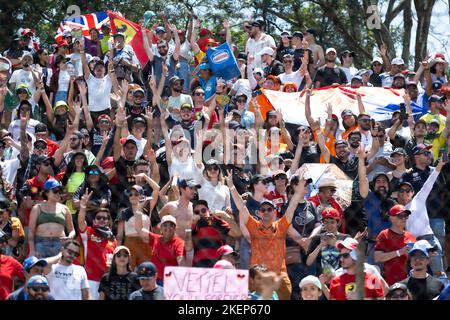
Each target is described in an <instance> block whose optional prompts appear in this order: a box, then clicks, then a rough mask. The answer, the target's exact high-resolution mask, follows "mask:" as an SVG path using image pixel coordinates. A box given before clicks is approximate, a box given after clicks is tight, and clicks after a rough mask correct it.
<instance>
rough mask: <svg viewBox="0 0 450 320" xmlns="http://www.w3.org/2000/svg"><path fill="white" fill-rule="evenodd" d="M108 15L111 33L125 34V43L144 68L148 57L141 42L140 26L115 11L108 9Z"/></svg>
mask: <svg viewBox="0 0 450 320" xmlns="http://www.w3.org/2000/svg"><path fill="white" fill-rule="evenodd" d="M108 16H109V21H110V24H111V31H112V34H116V33H123V34H124V35H125V36H126V38H125V44H128V45H130V46H131V47H132V48H133V50H134V52H135V53H136V57H137V58H138V60H139V63H140V64H141V67H142V68H144V67H145V65H146V64H147V62H148V57H147V53H146V52H145V49H144V45H143V42H142V41H143V40H142V36H143V35H142V32H141V27H140V26H139V25H138V24H136V23H134V22H131V21H129V20H127V19H125V18H124V17H122V16H120V15H119V14H117V13H115V12H112V11H108Z"/></svg>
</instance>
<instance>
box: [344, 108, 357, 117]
mask: <svg viewBox="0 0 450 320" xmlns="http://www.w3.org/2000/svg"><path fill="white" fill-rule="evenodd" d="M354 115H355V114H354V113H353V111H352V110H350V109H344V110H342V112H341V117H342V118H343V117H345V116H354Z"/></svg>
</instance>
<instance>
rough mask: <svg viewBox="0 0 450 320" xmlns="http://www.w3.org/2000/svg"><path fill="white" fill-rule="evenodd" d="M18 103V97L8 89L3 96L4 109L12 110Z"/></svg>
mask: <svg viewBox="0 0 450 320" xmlns="http://www.w3.org/2000/svg"><path fill="white" fill-rule="evenodd" d="M18 104H19V98H17V96H16V95H15V94H14V93H12V92H11V91H10V90H9V89H8V92H7V93H6V97H5V111H12V110H14V108H16V107H17V105H18Z"/></svg>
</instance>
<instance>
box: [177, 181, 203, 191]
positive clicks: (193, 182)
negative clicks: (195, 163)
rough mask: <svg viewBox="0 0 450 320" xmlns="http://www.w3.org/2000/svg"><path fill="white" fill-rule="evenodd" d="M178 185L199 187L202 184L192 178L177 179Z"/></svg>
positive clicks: (181, 186)
mask: <svg viewBox="0 0 450 320" xmlns="http://www.w3.org/2000/svg"><path fill="white" fill-rule="evenodd" d="M178 186H179V187H180V188H198V189H200V188H201V187H202V186H201V185H200V184H198V183H197V182H195V180H193V179H179V180H178Z"/></svg>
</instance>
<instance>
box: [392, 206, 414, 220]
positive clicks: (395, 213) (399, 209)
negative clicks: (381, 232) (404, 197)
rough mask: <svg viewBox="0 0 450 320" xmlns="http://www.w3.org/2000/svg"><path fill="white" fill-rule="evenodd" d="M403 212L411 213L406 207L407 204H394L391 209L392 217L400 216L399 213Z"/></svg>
mask: <svg viewBox="0 0 450 320" xmlns="http://www.w3.org/2000/svg"><path fill="white" fill-rule="evenodd" d="M403 212H405V213H407V214H408V215H409V214H411V211H409V210H408V209H406V208H405V206H403V205H401V204H396V205H395V206H393V207H392V208H390V209H389V215H390V216H391V217H395V216H398V215H399V214H401V213H403Z"/></svg>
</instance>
